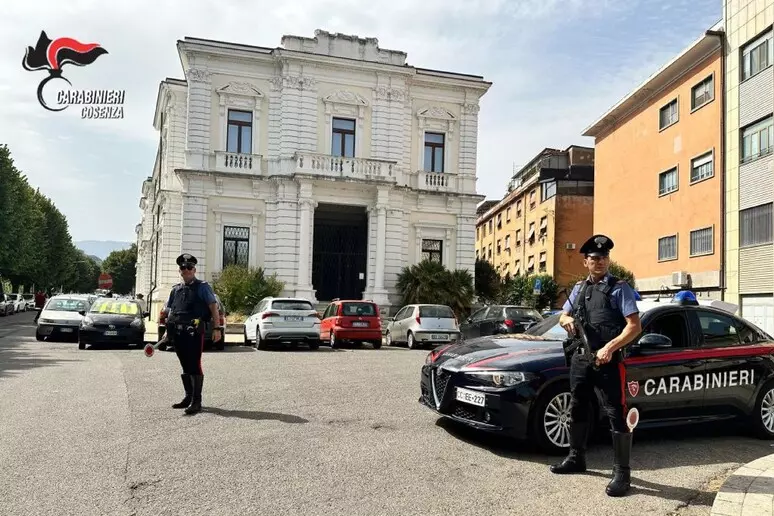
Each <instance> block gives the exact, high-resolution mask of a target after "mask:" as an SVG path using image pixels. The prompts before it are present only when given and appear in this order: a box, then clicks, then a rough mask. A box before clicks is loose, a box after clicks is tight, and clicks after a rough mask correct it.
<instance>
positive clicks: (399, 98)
mask: <svg viewBox="0 0 774 516" xmlns="http://www.w3.org/2000/svg"><path fill="white" fill-rule="evenodd" d="M374 93H375V94H376V98H377V99H379V100H389V101H392V102H404V101H405V100H406V96H407V92H406V90H404V89H401V88H393V87H391V86H377V87H376V88H375V89H374Z"/></svg>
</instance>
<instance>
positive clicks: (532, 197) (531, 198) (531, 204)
mask: <svg viewBox="0 0 774 516" xmlns="http://www.w3.org/2000/svg"><path fill="white" fill-rule="evenodd" d="M536 193H537V190H532V191H531V192H530V193H529V209H530V210H534V209H535V194H536Z"/></svg>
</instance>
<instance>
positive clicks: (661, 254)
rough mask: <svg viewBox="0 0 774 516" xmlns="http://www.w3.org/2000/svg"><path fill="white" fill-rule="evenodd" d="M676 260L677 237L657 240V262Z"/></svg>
mask: <svg viewBox="0 0 774 516" xmlns="http://www.w3.org/2000/svg"><path fill="white" fill-rule="evenodd" d="M676 259H677V235H672V236H667V237H662V238H659V239H658V260H659V261H664V260H676Z"/></svg>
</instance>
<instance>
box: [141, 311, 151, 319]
mask: <svg viewBox="0 0 774 516" xmlns="http://www.w3.org/2000/svg"><path fill="white" fill-rule="evenodd" d="M148 317H150V312H143V313H142V318H143V319H147V318H148Z"/></svg>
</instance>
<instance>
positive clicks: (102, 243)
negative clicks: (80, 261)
mask: <svg viewBox="0 0 774 516" xmlns="http://www.w3.org/2000/svg"><path fill="white" fill-rule="evenodd" d="M131 245H132V243H131V242H116V241H115V240H81V241H80V242H75V247H77V248H78V249H80V250H81V251H83V252H84V253H86V254H87V255H90V256H96V257H97V258H99V259H100V260H104V259H105V258H107V257H108V255H109V254H110V253H112V252H113V251H123V250H124V249H129V247H131Z"/></svg>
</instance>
